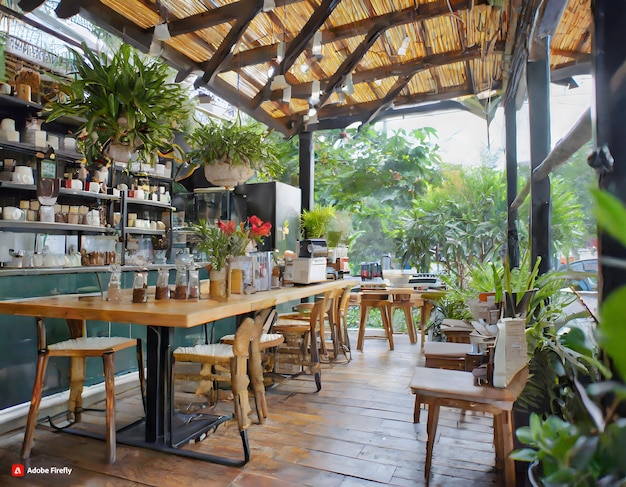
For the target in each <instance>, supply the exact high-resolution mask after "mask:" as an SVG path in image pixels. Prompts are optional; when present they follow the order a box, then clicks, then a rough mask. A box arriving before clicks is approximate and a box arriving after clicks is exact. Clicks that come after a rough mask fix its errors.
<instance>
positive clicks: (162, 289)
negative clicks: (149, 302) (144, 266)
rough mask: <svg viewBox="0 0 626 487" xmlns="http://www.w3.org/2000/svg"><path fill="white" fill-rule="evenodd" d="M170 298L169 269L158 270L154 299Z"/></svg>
mask: <svg viewBox="0 0 626 487" xmlns="http://www.w3.org/2000/svg"><path fill="white" fill-rule="evenodd" d="M169 298H170V271H169V269H159V270H158V273H157V282H156V293H155V295H154V299H169Z"/></svg>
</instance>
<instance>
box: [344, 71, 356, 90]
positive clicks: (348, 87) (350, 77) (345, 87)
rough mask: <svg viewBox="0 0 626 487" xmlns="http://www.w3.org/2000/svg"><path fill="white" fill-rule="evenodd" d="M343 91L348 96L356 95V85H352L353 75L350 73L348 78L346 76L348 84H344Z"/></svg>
mask: <svg viewBox="0 0 626 487" xmlns="http://www.w3.org/2000/svg"><path fill="white" fill-rule="evenodd" d="M342 90H343V92H344V93H345V94H346V95H352V94H353V93H354V85H353V84H352V73H348V76H346V82H345V83H344V85H343V88H342Z"/></svg>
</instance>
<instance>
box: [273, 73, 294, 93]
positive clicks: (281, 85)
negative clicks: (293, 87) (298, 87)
mask: <svg viewBox="0 0 626 487" xmlns="http://www.w3.org/2000/svg"><path fill="white" fill-rule="evenodd" d="M288 86H289V83H287V80H286V79H285V75H284V74H277V75H276V76H274V79H273V80H272V83H271V84H270V90H284V89H285V88H287V87H288Z"/></svg>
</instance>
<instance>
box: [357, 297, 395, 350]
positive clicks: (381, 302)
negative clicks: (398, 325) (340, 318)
mask: <svg viewBox="0 0 626 487" xmlns="http://www.w3.org/2000/svg"><path fill="white" fill-rule="evenodd" d="M392 303H393V300H392V298H391V297H390V295H389V293H387V292H384V291H381V292H377V291H367V292H361V319H360V320H359V336H358V339H357V343H356V349H357V350H361V351H362V350H363V341H364V339H365V325H366V324H367V316H368V314H369V311H370V309H372V308H373V309H378V310H379V311H380V315H381V318H382V322H383V328H384V330H385V335H386V337H387V340H388V341H389V350H393V329H392V328H391V305H392Z"/></svg>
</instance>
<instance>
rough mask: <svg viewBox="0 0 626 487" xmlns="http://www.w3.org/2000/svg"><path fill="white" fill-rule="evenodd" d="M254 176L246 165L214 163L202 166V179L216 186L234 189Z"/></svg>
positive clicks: (252, 170)
mask: <svg viewBox="0 0 626 487" xmlns="http://www.w3.org/2000/svg"><path fill="white" fill-rule="evenodd" d="M253 175H254V169H252V167H250V166H249V165H247V164H237V165H233V164H229V163H228V162H222V161H216V162H213V163H212V164H205V165H204V177H205V178H206V180H207V181H209V182H210V183H212V184H215V185H216V186H225V187H234V186H237V185H238V184H241V183H245V182H246V181H247V180H248V179H250V178H251V177H252V176H253Z"/></svg>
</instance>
